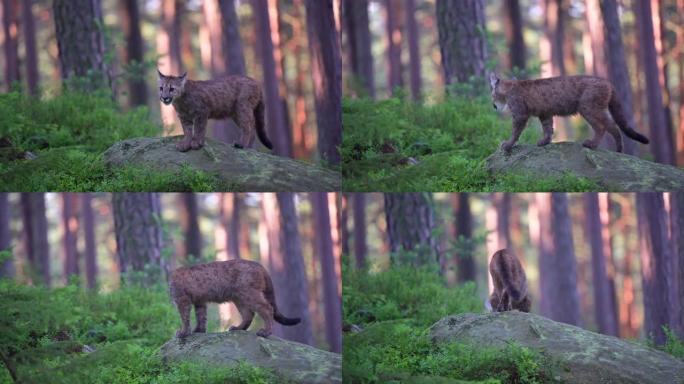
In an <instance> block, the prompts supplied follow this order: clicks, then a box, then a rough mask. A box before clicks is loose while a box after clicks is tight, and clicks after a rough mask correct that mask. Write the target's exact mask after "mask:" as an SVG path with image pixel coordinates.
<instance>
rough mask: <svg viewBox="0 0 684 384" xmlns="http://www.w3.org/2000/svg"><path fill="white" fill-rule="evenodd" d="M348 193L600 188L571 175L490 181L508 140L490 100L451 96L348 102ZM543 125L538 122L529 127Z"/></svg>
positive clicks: (528, 137) (506, 125) (529, 132)
mask: <svg viewBox="0 0 684 384" xmlns="http://www.w3.org/2000/svg"><path fill="white" fill-rule="evenodd" d="M342 124H343V126H344V134H343V138H342V149H341V154H342V175H343V183H342V185H343V190H345V191H360V192H362V191H378V190H382V191H402V192H404V191H439V192H449V191H479V192H487V191H505V192H526V191H537V192H543V191H564V192H579V191H591V190H596V188H597V186H596V184H595V183H594V182H592V181H590V180H587V179H583V178H579V177H576V176H572V175H565V176H562V177H559V178H542V177H539V175H506V176H499V177H496V178H495V177H493V176H491V175H490V174H489V173H488V171H487V169H486V168H485V159H486V158H487V157H488V156H489V155H491V154H492V153H494V152H495V151H496V150H497V149H498V148H499V146H500V144H501V142H502V141H504V140H507V139H508V138H509V137H510V134H511V121H510V118H508V119H506V118H503V117H501V116H499V115H498V114H497V113H496V111H495V110H494V109H493V108H492V104H491V101H490V100H489V98H488V97H475V98H468V97H454V98H450V99H449V100H447V101H445V102H441V103H437V104H434V105H426V104H420V103H413V102H410V101H405V100H402V99H401V98H396V97H395V98H391V99H387V100H382V101H372V100H369V99H345V100H344V101H343V104H342ZM530 124H531V125H532V124H536V125H537V126H538V125H539V124H538V122H535V123H530ZM539 138H541V128H539V127H528V129H526V130H525V131H524V132H523V135H522V137H521V138H520V141H519V142H520V143H526V144H533V143H536V142H537V140H538V139H539Z"/></svg>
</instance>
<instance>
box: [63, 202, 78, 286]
mask: <svg viewBox="0 0 684 384" xmlns="http://www.w3.org/2000/svg"><path fill="white" fill-rule="evenodd" d="M77 210H78V194H76V193H72V192H66V193H62V228H63V237H62V244H63V247H64V279H65V280H66V282H67V283H68V282H69V280H71V277H72V276H77V277H78V275H79V274H80V269H79V259H80V257H79V253H78V248H77V242H78V227H79V224H80V223H79V220H78V212H77Z"/></svg>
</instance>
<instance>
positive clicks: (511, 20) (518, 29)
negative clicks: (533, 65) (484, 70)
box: [504, 0, 526, 71]
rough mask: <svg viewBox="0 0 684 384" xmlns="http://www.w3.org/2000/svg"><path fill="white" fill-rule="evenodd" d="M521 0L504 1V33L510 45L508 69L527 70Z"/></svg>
mask: <svg viewBox="0 0 684 384" xmlns="http://www.w3.org/2000/svg"><path fill="white" fill-rule="evenodd" d="M522 30H523V19H522V13H521V12H520V2H519V0H505V1H504V33H505V34H506V42H507V43H508V69H509V70H510V71H513V69H514V68H518V69H519V70H524V69H525V61H526V52H525V51H526V48H525V40H524V39H523V33H522Z"/></svg>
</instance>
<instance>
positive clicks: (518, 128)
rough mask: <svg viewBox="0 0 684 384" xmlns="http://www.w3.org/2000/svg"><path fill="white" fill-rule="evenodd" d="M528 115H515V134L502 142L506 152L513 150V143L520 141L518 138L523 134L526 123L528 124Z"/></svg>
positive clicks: (502, 147)
mask: <svg viewBox="0 0 684 384" xmlns="http://www.w3.org/2000/svg"><path fill="white" fill-rule="evenodd" d="M528 118H529V117H528V116H514V117H513V134H512V135H511V138H510V139H508V140H506V141H504V142H503V143H501V149H503V150H504V152H506V153H510V152H511V148H513V145H515V143H517V142H518V139H519V138H520V134H522V131H523V129H525V125H526V124H527V119H528Z"/></svg>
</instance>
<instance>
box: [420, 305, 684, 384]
mask: <svg viewBox="0 0 684 384" xmlns="http://www.w3.org/2000/svg"><path fill="white" fill-rule="evenodd" d="M429 332H430V337H431V338H432V340H433V342H435V343H446V342H449V343H450V342H457V343H468V344H473V345H479V346H483V347H494V348H502V349H503V348H505V347H506V346H507V345H508V344H510V343H517V344H519V345H521V346H523V347H528V348H531V349H533V350H536V351H538V352H539V353H541V354H542V355H544V356H545V357H548V358H550V359H551V360H552V361H555V362H558V363H559V369H558V370H557V372H555V376H556V379H558V380H560V381H562V382H564V383H606V384H609V383H615V384H617V383H620V384H632V383H633V384H650V383H652V384H660V383H682V382H684V362H682V361H681V360H678V359H676V358H674V357H672V356H670V355H668V354H666V353H664V352H661V351H658V350H655V349H653V348H649V347H646V346H644V345H640V344H636V343H632V342H628V341H625V340H621V339H618V338H616V337H612V336H606V335H601V334H598V333H594V332H590V331H587V330H584V329H582V328H578V327H575V326H572V325H568V324H563V323H559V322H555V321H553V320H550V319H547V318H545V317H542V316H538V315H534V314H529V313H522V312H518V311H511V312H499V313H486V314H474V313H464V314H460V315H455V316H447V317H445V318H443V319H441V320H440V321H438V322H437V323H435V324H434V325H433V326H432V327H431V328H430V329H429Z"/></svg>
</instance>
